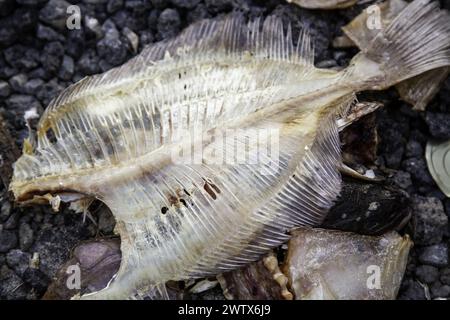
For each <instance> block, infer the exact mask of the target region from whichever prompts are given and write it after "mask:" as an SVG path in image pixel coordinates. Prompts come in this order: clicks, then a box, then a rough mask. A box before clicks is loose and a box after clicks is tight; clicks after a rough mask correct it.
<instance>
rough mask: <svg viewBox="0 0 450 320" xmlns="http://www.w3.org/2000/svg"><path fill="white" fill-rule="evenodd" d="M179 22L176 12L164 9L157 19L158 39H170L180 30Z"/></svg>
mask: <svg viewBox="0 0 450 320" xmlns="http://www.w3.org/2000/svg"><path fill="white" fill-rule="evenodd" d="M180 25H181V20H180V15H179V14H178V11H177V10H175V9H165V10H164V11H163V12H161V14H160V15H159V17H158V27H157V30H158V39H168V38H172V37H174V36H175V35H177V33H178V32H179V30H180Z"/></svg>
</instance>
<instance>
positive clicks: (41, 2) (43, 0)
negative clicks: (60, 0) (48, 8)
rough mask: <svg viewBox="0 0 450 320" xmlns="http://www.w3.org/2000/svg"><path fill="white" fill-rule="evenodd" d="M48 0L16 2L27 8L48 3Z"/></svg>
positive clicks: (17, 0)
mask: <svg viewBox="0 0 450 320" xmlns="http://www.w3.org/2000/svg"><path fill="white" fill-rule="evenodd" d="M47 1H48V0H16V2H17V3H18V4H23V5H26V6H38V5H40V4H44V3H46V2H47Z"/></svg>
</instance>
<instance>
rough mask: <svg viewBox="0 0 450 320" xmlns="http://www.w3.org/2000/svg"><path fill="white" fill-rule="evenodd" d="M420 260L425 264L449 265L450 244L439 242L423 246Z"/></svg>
mask: <svg viewBox="0 0 450 320" xmlns="http://www.w3.org/2000/svg"><path fill="white" fill-rule="evenodd" d="M419 261H420V262H421V263H423V264H429V265H432V266H435V267H445V266H447V265H448V246H447V244H445V243H439V244H436V245H433V246H429V247H425V248H423V251H422V253H421V254H420V255H419Z"/></svg>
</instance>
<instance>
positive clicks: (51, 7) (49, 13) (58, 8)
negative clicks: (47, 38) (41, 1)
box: [39, 0, 70, 31]
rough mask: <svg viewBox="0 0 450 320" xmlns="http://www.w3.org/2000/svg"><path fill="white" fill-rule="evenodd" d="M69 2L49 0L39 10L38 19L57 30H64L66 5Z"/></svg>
mask: <svg viewBox="0 0 450 320" xmlns="http://www.w3.org/2000/svg"><path fill="white" fill-rule="evenodd" d="M68 6H70V3H69V2H67V1H64V0H50V1H49V2H47V4H46V5H45V6H44V7H43V8H42V9H41V11H39V20H40V21H42V22H43V23H45V24H47V25H50V26H52V27H54V28H55V29H57V30H60V31H64V30H66V20H67V17H68V15H67V7H68Z"/></svg>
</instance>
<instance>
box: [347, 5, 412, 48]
mask: <svg viewBox="0 0 450 320" xmlns="http://www.w3.org/2000/svg"><path fill="white" fill-rule="evenodd" d="M375 6H376V12H375V10H370V9H369V8H370V7H369V8H367V9H365V10H363V12H361V13H360V14H359V15H358V16H357V17H355V18H354V19H353V20H352V21H350V23H349V24H347V25H345V26H343V27H342V31H344V34H345V35H346V36H347V37H349V38H350V40H351V41H352V42H353V43H354V44H355V45H356V46H357V47H358V48H359V49H360V50H364V49H365V48H367V47H368V46H369V45H370V42H371V41H372V40H373V39H374V38H375V37H376V36H377V34H378V33H380V31H382V30H384V29H386V28H387V27H388V26H389V25H390V24H391V23H392V21H393V20H394V19H395V18H396V17H397V16H398V15H399V14H400V12H402V10H404V9H405V8H406V7H407V6H408V2H406V1H404V0H388V1H385V2H382V3H379V4H376V5H375ZM373 8H375V7H373ZM374 14H377V16H375V15H374ZM374 19H377V20H374ZM378 19H379V20H378ZM372 22H373V23H372Z"/></svg>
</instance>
